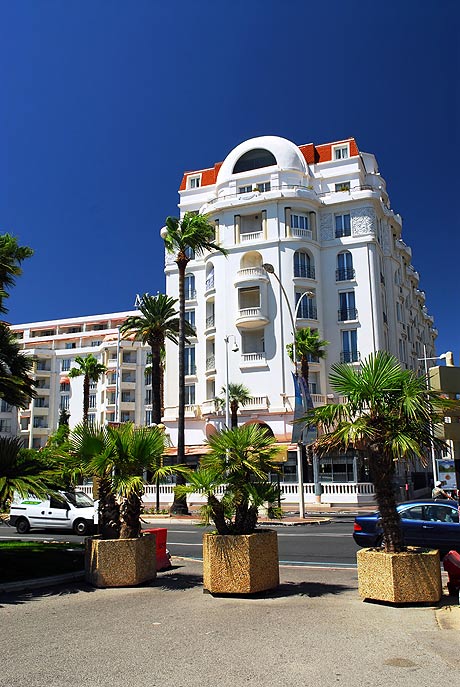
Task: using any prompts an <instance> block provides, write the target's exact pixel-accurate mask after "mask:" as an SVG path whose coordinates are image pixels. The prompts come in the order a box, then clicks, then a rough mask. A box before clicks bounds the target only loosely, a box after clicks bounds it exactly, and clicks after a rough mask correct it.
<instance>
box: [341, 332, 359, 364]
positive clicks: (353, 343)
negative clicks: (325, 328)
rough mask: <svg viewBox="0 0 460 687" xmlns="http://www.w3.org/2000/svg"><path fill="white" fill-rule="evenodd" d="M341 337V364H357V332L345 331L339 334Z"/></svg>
mask: <svg viewBox="0 0 460 687" xmlns="http://www.w3.org/2000/svg"><path fill="white" fill-rule="evenodd" d="M341 337H342V355H341V362H342V363H357V362H359V352H358V332H357V330H356V329H347V330H344V331H342V332H341Z"/></svg>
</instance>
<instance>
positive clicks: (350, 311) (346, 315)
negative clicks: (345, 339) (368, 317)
mask: <svg viewBox="0 0 460 687" xmlns="http://www.w3.org/2000/svg"><path fill="white" fill-rule="evenodd" d="M337 319H338V321H339V322H346V321H347V320H357V319H358V311H357V309H356V308H340V310H339V311H338V315H337Z"/></svg>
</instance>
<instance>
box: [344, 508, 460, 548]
mask: <svg viewBox="0 0 460 687" xmlns="http://www.w3.org/2000/svg"><path fill="white" fill-rule="evenodd" d="M397 511H398V513H399V517H400V518H401V529H402V531H403V535H404V543H405V544H406V545H407V546H424V547H429V548H432V549H439V551H440V553H441V555H445V554H446V553H447V552H448V551H452V550H454V551H458V552H460V524H459V521H458V507H457V503H456V501H449V500H441V499H436V500H434V499H422V500H419V501H406V502H405V503H400V504H399V505H398V506H397ZM353 539H354V540H355V542H356V543H357V544H358V546H371V547H372V546H380V545H381V544H382V540H383V536H382V527H381V523H380V513H378V512H376V513H369V514H366V515H358V516H357V517H356V518H355V524H354V528H353Z"/></svg>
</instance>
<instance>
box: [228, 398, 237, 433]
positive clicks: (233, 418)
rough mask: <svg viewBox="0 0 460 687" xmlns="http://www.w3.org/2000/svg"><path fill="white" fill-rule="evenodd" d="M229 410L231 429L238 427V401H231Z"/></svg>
mask: <svg viewBox="0 0 460 687" xmlns="http://www.w3.org/2000/svg"><path fill="white" fill-rule="evenodd" d="M230 410H231V413H232V414H231V420H230V427H231V429H235V428H236V427H238V403H237V402H236V401H232V402H231V403H230Z"/></svg>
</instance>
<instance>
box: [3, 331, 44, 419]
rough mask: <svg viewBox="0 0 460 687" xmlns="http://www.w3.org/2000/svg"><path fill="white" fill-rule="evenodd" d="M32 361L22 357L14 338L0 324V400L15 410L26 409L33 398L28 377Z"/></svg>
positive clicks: (31, 368)
mask: <svg viewBox="0 0 460 687" xmlns="http://www.w3.org/2000/svg"><path fill="white" fill-rule="evenodd" d="M33 364H34V359H33V358H31V357H29V356H26V355H24V353H23V352H22V351H21V349H20V347H19V344H18V343H17V340H16V337H15V336H14V335H13V334H12V333H11V331H10V329H9V328H8V326H7V325H6V324H4V323H3V322H0V398H2V399H4V401H6V403H9V404H10V405H13V406H16V407H17V408H26V407H27V406H28V405H29V402H30V399H31V398H33V397H34V396H35V390H34V380H33V379H32V378H31V377H30V373H31V372H32V370H33Z"/></svg>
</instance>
